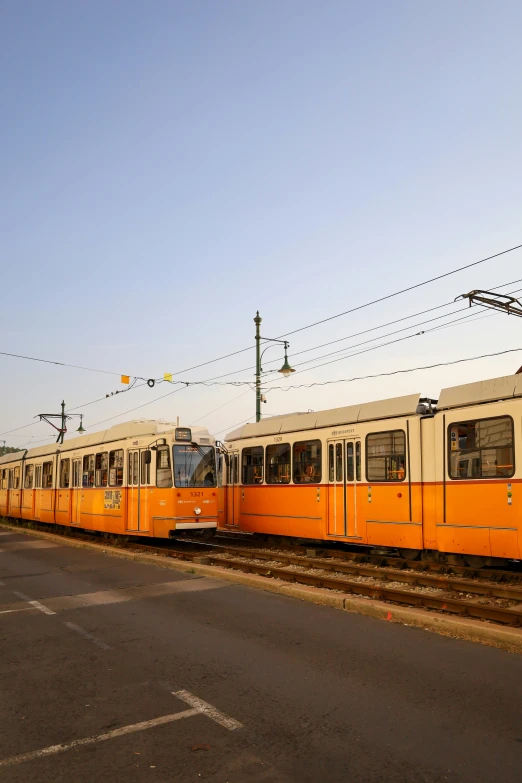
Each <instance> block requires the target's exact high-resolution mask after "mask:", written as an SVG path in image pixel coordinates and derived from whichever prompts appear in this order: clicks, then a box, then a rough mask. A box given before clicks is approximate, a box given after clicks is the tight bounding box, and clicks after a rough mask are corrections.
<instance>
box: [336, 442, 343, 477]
mask: <svg viewBox="0 0 522 783" xmlns="http://www.w3.org/2000/svg"><path fill="white" fill-rule="evenodd" d="M335 480H336V481H342V480H343V444H342V443H336V444H335Z"/></svg>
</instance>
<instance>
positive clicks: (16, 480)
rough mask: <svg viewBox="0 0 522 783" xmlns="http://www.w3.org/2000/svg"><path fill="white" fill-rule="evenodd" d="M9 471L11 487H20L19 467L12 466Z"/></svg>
mask: <svg viewBox="0 0 522 783" xmlns="http://www.w3.org/2000/svg"><path fill="white" fill-rule="evenodd" d="M11 472H12V474H13V481H12V489H20V467H17V468H14V469H13V470H12V471H11Z"/></svg>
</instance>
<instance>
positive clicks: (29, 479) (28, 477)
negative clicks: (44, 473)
mask: <svg viewBox="0 0 522 783" xmlns="http://www.w3.org/2000/svg"><path fill="white" fill-rule="evenodd" d="M33 479H34V465H26V466H25V476H24V489H32V488H33Z"/></svg>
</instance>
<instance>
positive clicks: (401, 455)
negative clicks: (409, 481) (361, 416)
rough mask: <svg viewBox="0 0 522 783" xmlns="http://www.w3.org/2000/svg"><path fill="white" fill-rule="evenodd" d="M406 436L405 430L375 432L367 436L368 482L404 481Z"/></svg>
mask: <svg viewBox="0 0 522 783" xmlns="http://www.w3.org/2000/svg"><path fill="white" fill-rule="evenodd" d="M405 476H406V436H405V434H404V430H390V431H389V432H375V433H373V434H372V435H367V436H366V478H367V479H368V481H404V478H405Z"/></svg>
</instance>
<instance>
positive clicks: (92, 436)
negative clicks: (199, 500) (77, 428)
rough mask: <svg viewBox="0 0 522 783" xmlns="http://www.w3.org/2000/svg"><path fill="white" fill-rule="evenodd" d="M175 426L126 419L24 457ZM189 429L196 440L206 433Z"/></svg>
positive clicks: (156, 432)
mask: <svg viewBox="0 0 522 783" xmlns="http://www.w3.org/2000/svg"><path fill="white" fill-rule="evenodd" d="M176 426H177V424H176V423H175V422H171V421H156V420H155V419H149V420H145V419H140V420H138V421H127V422H123V423H122V424H115V425H114V426H113V427H109V428H108V429H106V430H101V431H98V432H93V433H88V434H87V435H80V436H79V437H78V438H70V439H68V440H65V441H64V444H63V446H60V445H58V444H57V443H51V444H49V445H47V446H37V447H36V448H34V449H29V450H28V451H27V457H26V459H33V458H35V457H44V456H46V455H48V454H56V452H57V451H70V450H72V449H81V448H85V447H86V446H95V445H100V444H102V443H113V442H114V441H117V440H125V439H127V438H139V437H143V436H144V435H150V436H153V435H163V434H165V433H167V432H174V430H175V428H176ZM190 429H191V430H192V436H193V438H195V439H196V440H197V439H198V438H199V437H200V436H204V435H207V434H208V430H207V429H206V427H191V428H190ZM209 442H211V443H213V442H214V439H213V438H211V437H210V436H209ZM24 452H25V449H22V451H19V452H17V453H15V454H6V456H5V457H0V465H2V464H3V463H7V462H13V460H17V459H18V460H19V459H21V458H22V457H23V455H24Z"/></svg>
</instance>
